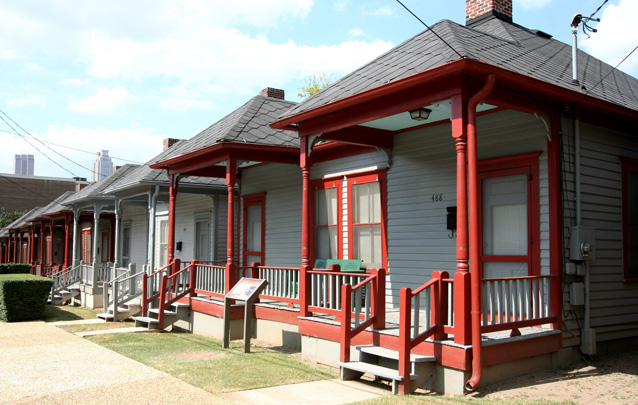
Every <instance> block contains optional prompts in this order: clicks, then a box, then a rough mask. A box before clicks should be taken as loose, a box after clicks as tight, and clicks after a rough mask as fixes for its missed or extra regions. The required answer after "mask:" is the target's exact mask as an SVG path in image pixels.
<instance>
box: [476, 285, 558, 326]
mask: <svg viewBox="0 0 638 405" xmlns="http://www.w3.org/2000/svg"><path fill="white" fill-rule="evenodd" d="M551 278H552V276H527V277H513V278H499V279H487V280H483V281H482V284H483V318H482V320H481V326H482V327H484V328H490V327H491V328H490V329H494V328H493V327H494V326H498V325H505V324H508V323H516V322H524V323H525V322H526V323H532V324H539V323H540V322H535V321H542V320H547V319H548V318H550V317H552V314H551V308H550V284H551Z"/></svg>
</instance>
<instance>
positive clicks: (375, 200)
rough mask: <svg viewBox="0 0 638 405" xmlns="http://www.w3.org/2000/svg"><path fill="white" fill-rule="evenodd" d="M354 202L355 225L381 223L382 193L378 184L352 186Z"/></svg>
mask: <svg viewBox="0 0 638 405" xmlns="http://www.w3.org/2000/svg"><path fill="white" fill-rule="evenodd" d="M352 193H353V201H354V223H355V224H370V223H378V222H381V191H380V185H379V183H377V182H374V183H364V184H355V185H353V186H352Z"/></svg>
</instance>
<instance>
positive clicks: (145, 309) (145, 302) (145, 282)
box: [142, 273, 148, 316]
mask: <svg viewBox="0 0 638 405" xmlns="http://www.w3.org/2000/svg"><path fill="white" fill-rule="evenodd" d="M147 297H148V274H146V273H144V274H143V275H142V316H147V315H148V298H147Z"/></svg>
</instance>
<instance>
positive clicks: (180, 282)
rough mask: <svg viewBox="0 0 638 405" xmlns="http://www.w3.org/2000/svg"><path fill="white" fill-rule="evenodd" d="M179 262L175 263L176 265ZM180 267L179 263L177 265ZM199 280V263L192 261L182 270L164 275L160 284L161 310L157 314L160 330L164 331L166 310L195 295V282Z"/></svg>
mask: <svg viewBox="0 0 638 405" xmlns="http://www.w3.org/2000/svg"><path fill="white" fill-rule="evenodd" d="M176 262H177V260H176V261H174V262H173V263H174V264H175V263H176ZM176 265H177V267H179V263H176ZM196 278H197V261H192V262H191V263H190V264H189V265H186V266H185V267H183V268H182V269H181V270H179V271H177V272H175V273H173V274H171V275H166V274H165V275H163V276H162V279H161V282H160V292H159V308H158V314H157V321H158V329H164V310H165V309H166V308H168V307H169V306H170V305H171V304H173V303H174V302H176V301H177V300H179V299H180V298H183V297H185V296H186V295H194V294H195V293H194V287H195V284H196V282H195V280H196Z"/></svg>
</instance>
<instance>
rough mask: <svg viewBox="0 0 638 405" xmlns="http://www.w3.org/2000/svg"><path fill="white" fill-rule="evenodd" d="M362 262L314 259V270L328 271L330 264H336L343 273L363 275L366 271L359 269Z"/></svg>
mask: <svg viewBox="0 0 638 405" xmlns="http://www.w3.org/2000/svg"><path fill="white" fill-rule="evenodd" d="M361 262H362V260H344V259H316V260H315V269H329V268H330V265H331V264H338V265H339V268H340V271H342V272H344V273H365V272H366V270H365V269H362V268H361Z"/></svg>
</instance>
